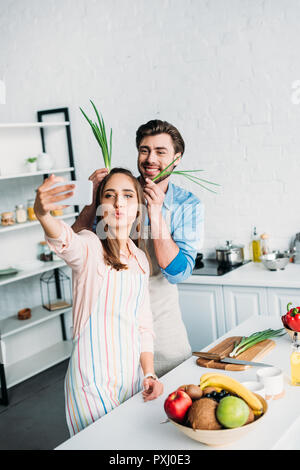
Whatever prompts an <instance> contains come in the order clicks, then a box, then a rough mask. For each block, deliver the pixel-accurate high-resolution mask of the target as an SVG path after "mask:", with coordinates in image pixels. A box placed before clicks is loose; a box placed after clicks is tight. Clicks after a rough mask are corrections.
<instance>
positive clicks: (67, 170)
mask: <svg viewBox="0 0 300 470" xmlns="http://www.w3.org/2000/svg"><path fill="white" fill-rule="evenodd" d="M0 127H1V126H0ZM73 170H74V167H73V166H71V167H69V168H58V169H56V168H54V169H52V170H51V171H52V173H55V174H57V173H69V172H71V171H73ZM44 174H45V172H44V171H33V172H31V173H28V172H27V173H19V174H14V175H3V176H0V181H3V180H9V179H16V178H26V177H27V176H37V175H44Z"/></svg>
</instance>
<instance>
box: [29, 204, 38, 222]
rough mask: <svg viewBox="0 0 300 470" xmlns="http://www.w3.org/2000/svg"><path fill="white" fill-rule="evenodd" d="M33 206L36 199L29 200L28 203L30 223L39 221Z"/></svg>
mask: <svg viewBox="0 0 300 470" xmlns="http://www.w3.org/2000/svg"><path fill="white" fill-rule="evenodd" d="M33 206H34V199H29V200H28V201H27V214H28V220H30V221H33V220H37V218H36V215H35V213H34V209H33Z"/></svg>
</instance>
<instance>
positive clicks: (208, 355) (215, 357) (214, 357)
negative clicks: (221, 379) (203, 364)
mask: <svg viewBox="0 0 300 470" xmlns="http://www.w3.org/2000/svg"><path fill="white" fill-rule="evenodd" d="M192 354H193V356H197V357H202V358H203V359H211V360H215V361H219V360H220V359H223V357H225V356H223V355H221V354H216V353H209V352H202V351H195V352H193V353H192Z"/></svg>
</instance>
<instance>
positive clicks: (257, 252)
mask: <svg viewBox="0 0 300 470" xmlns="http://www.w3.org/2000/svg"><path fill="white" fill-rule="evenodd" d="M251 245H252V256H253V261H254V263H260V261H261V259H260V256H261V248H260V238H259V236H258V235H257V232H256V227H254V230H253V235H252V242H251Z"/></svg>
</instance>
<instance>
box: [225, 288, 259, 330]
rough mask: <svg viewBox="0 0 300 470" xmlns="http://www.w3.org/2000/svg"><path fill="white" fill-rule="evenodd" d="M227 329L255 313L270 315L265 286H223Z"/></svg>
mask: <svg viewBox="0 0 300 470" xmlns="http://www.w3.org/2000/svg"><path fill="white" fill-rule="evenodd" d="M223 296H224V309H225V322H226V331H228V330H230V329H231V328H234V327H235V326H237V325H239V324H240V323H242V322H243V321H245V320H247V319H248V318H250V317H251V316H253V315H268V313H267V312H268V302H267V290H266V288H264V287H244V286H242V287H241V286H223Z"/></svg>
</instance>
